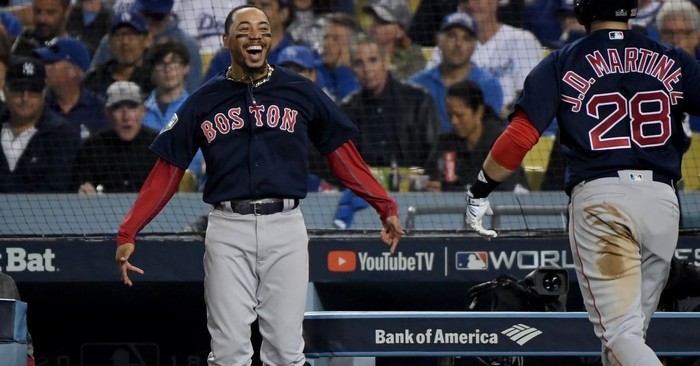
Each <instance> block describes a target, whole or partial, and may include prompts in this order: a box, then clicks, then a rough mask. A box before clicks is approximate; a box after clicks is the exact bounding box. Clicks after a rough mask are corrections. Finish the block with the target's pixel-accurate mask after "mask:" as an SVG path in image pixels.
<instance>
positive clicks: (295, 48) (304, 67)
mask: <svg viewBox="0 0 700 366" xmlns="http://www.w3.org/2000/svg"><path fill="white" fill-rule="evenodd" d="M277 64H278V65H281V66H284V67H286V68H288V69H290V70H292V71H294V72H296V73H297V74H300V75H302V76H304V77H306V78H307V79H309V80H311V81H313V82H314V83H318V78H317V77H316V69H315V67H314V55H313V52H311V49H310V48H308V47H306V46H299V45H292V46H288V47H285V48H284V49H283V50H282V52H280V55H279V57H278V58H277Z"/></svg>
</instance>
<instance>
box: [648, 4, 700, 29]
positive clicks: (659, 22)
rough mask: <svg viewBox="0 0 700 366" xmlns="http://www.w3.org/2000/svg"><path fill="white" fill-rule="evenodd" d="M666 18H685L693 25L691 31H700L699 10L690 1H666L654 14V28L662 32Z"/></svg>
mask: <svg viewBox="0 0 700 366" xmlns="http://www.w3.org/2000/svg"><path fill="white" fill-rule="evenodd" d="M666 18H686V19H688V20H689V21H690V23H691V24H692V25H693V30H694V31H697V30H698V29H700V10H699V9H698V8H697V7H696V6H695V5H694V4H693V3H691V2H690V1H686V0H681V1H667V2H665V3H664V5H663V6H661V9H659V12H658V13H656V27H657V28H658V29H659V31H661V32H662V31H663V27H664V22H665V20H666Z"/></svg>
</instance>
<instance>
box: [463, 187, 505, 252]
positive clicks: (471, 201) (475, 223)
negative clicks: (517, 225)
mask: <svg viewBox="0 0 700 366" xmlns="http://www.w3.org/2000/svg"><path fill="white" fill-rule="evenodd" d="M484 215H493V210H492V209H491V204H490V203H489V200H488V199H487V198H474V197H473V196H472V192H471V191H467V211H466V213H465V215H464V221H466V223H467V224H468V225H469V227H471V228H472V229H474V231H476V232H477V234H479V235H481V237H482V238H484V239H486V240H491V239H493V238H495V237H497V236H498V234H497V233H496V232H495V231H494V230H487V229H484V225H483V223H482V222H481V220H482V218H483V217H484Z"/></svg>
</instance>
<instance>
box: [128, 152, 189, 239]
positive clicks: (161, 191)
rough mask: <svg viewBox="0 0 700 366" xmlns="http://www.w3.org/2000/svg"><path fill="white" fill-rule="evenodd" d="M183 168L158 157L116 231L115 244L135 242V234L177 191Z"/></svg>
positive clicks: (183, 172) (183, 171)
mask: <svg viewBox="0 0 700 366" xmlns="http://www.w3.org/2000/svg"><path fill="white" fill-rule="evenodd" d="M184 174H185V169H182V168H179V167H177V166H175V165H173V164H170V163H168V162H167V161H165V160H163V159H161V158H158V161H156V164H155V166H154V167H153V169H152V170H151V172H150V173H149V174H148V178H146V181H145V182H144V183H143V186H142V187H141V191H139V195H138V196H137V197H136V202H134V205H133V206H132V207H131V210H130V211H129V213H127V214H126V216H125V217H124V220H123V221H122V223H121V225H119V230H118V231H117V245H122V244H126V243H136V235H137V234H138V233H139V232H140V231H141V229H143V228H144V227H145V226H146V225H148V223H149V222H151V220H153V218H154V217H156V215H158V213H159V212H160V210H162V209H163V207H165V205H166V204H167V203H168V201H170V198H172V197H173V195H174V194H175V192H177V189H178V186H179V185H180V180H181V179H182V176H183V175H184Z"/></svg>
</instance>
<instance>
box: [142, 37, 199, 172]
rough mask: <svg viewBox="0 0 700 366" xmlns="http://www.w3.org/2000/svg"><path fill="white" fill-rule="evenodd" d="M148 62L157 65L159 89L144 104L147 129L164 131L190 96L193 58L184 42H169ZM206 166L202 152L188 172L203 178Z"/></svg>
mask: <svg viewBox="0 0 700 366" xmlns="http://www.w3.org/2000/svg"><path fill="white" fill-rule="evenodd" d="M146 59H147V62H148V63H149V64H151V65H153V73H152V79H153V82H154V83H155V89H153V91H152V92H151V94H150V95H149V96H148V99H146V101H145V102H144V105H145V107H146V112H145V115H144V117H143V125H144V126H146V127H150V128H152V129H154V130H156V131H160V130H162V129H163V127H165V126H166V125H167V124H168V122H170V120H171V119H172V118H173V115H175V112H176V111H177V110H178V108H180V105H182V103H183V102H184V101H185V99H187V97H189V95H190V94H189V93H188V92H187V89H185V80H186V79H187V73H188V72H189V71H190V57H189V53H188V52H187V47H186V46H185V45H184V44H183V43H182V42H179V41H176V40H168V41H165V42H162V43H158V44H156V45H155V46H153V48H152V49H151V50H150V51H149V52H148V54H147V55H146ZM203 163H204V159H203V157H202V152H201V151H199V152H198V153H197V155H195V157H194V159H192V162H191V163H190V166H189V168H188V169H189V170H190V171H191V172H192V173H194V174H195V175H196V176H197V177H198V178H200V176H201V175H202V173H203V168H202V164H203Z"/></svg>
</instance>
